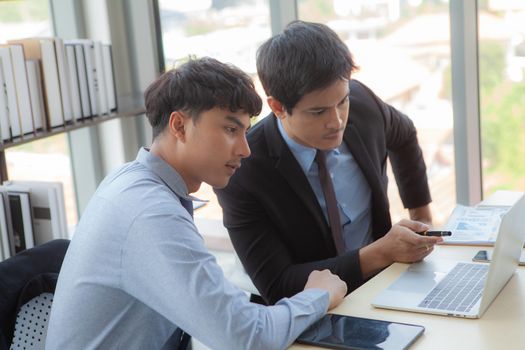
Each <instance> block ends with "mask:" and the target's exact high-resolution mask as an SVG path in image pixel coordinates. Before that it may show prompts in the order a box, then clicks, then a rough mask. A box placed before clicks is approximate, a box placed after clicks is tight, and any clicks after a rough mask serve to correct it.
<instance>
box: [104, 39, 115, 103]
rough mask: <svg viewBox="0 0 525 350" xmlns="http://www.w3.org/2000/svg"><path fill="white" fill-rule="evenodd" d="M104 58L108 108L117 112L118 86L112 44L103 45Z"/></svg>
mask: <svg viewBox="0 0 525 350" xmlns="http://www.w3.org/2000/svg"><path fill="white" fill-rule="evenodd" d="M102 60H103V62H104V73H105V81H106V90H107V91H106V92H107V94H108V109H109V111H110V112H115V111H116V110H117V108H118V106H117V87H116V86H115V70H114V69H113V55H112V53H111V45H109V44H105V45H102Z"/></svg>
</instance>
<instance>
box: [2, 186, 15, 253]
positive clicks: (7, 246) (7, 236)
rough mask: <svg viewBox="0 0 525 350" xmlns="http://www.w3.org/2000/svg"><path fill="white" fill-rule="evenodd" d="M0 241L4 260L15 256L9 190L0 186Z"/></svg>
mask: <svg viewBox="0 0 525 350" xmlns="http://www.w3.org/2000/svg"><path fill="white" fill-rule="evenodd" d="M0 241H1V244H0V245H1V247H2V251H1V252H0V254H1V255H2V258H3V259H7V258H10V257H11V256H13V255H15V246H14V236H13V226H12V224H11V210H10V209H9V197H8V194H7V190H6V189H5V188H4V187H3V186H0Z"/></svg>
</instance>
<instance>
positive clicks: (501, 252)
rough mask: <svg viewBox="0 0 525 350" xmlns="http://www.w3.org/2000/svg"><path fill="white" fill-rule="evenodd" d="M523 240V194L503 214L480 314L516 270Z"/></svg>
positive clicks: (524, 208)
mask: <svg viewBox="0 0 525 350" xmlns="http://www.w3.org/2000/svg"><path fill="white" fill-rule="evenodd" d="M524 241H525V195H522V196H521V198H520V199H519V200H518V201H517V202H516V203H515V204H514V205H513V206H512V208H510V209H509V211H508V212H507V213H506V214H505V215H504V216H503V218H502V220H501V224H500V227H499V232H498V238H497V239H496V244H495V246H494V252H493V253H492V262H491V263H490V269H489V272H488V275H487V279H486V281H485V288H484V291H483V296H482V298H481V305H480V309H479V314H480V316H481V315H483V313H484V312H485V310H487V308H488V307H489V305H490V304H491V303H492V301H493V300H494V299H495V298H496V296H497V295H498V294H499V292H500V291H501V290H502V289H503V287H504V285H505V284H506V283H507V281H508V280H509V279H510V278H511V277H512V274H513V273H514V271H515V270H516V267H517V266H518V263H519V258H520V255H521V250H522V247H523V242H524Z"/></svg>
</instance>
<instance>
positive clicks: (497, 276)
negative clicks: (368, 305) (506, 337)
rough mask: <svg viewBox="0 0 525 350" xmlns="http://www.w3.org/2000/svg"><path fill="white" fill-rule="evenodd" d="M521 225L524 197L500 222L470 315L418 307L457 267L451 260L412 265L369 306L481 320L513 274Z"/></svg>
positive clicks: (524, 215) (524, 235) (520, 242)
mask: <svg viewBox="0 0 525 350" xmlns="http://www.w3.org/2000/svg"><path fill="white" fill-rule="evenodd" d="M524 221H525V196H523V197H521V198H520V199H519V200H518V201H517V202H516V203H515V204H514V205H513V206H512V208H511V209H510V210H509V211H508V212H507V214H505V216H504V217H503V219H502V223H501V226H500V228H499V234H498V239H497V241H496V246H495V248H494V256H493V261H492V263H491V265H490V267H489V271H488V273H487V278H486V279H485V283H484V285H483V294H482V297H481V298H480V300H478V302H477V305H475V306H474V307H473V308H472V309H471V310H470V311H465V312H460V311H447V310H445V309H429V308H423V307H419V306H418V305H419V303H420V302H421V301H422V300H423V298H424V297H425V296H426V295H427V293H428V292H430V291H431V290H432V288H434V287H435V286H436V285H437V284H438V282H439V281H440V280H441V279H442V278H443V277H445V275H446V274H447V273H448V272H449V271H450V270H451V269H452V267H454V266H455V265H456V264H457V262H453V261H450V260H432V259H431V260H424V261H422V262H419V263H415V264H412V265H411V266H410V267H409V268H408V269H407V270H406V271H405V272H403V273H402V274H401V276H399V277H398V278H397V279H396V280H395V281H394V283H392V284H391V285H390V286H389V287H387V288H386V289H384V290H383V291H382V292H381V293H380V294H379V295H378V296H376V298H375V299H374V300H373V301H372V305H373V306H375V307H380V308H387V309H395V310H404V311H412V312H423V313H431V314H441V315H449V316H461V317H468V318H478V317H481V315H482V314H483V312H485V310H486V309H487V308H488V306H489V305H490V304H491V303H492V301H493V300H494V299H495V297H496V296H497V295H498V293H499V292H500V291H501V289H502V288H503V287H504V285H505V284H506V283H507V282H508V280H509V279H510V277H511V276H512V274H513V273H514V271H515V270H516V267H517V265H518V259H519V257H520V255H521V249H522V247H523V241H524V240H525V230H523V231H520V229H521V228H524V225H525V222H524ZM467 264H468V265H471V264H472V263H467Z"/></svg>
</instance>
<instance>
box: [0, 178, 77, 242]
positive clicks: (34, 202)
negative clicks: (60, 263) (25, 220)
mask: <svg viewBox="0 0 525 350" xmlns="http://www.w3.org/2000/svg"><path fill="white" fill-rule="evenodd" d="M4 186H5V187H6V188H7V189H8V191H10V192H24V193H29V196H30V198H31V214H32V220H33V231H34V241H35V244H36V245H39V244H42V243H45V242H48V241H50V240H52V239H55V238H68V233H67V221H66V214H65V206H64V190H63V187H62V183H60V182H55V181H6V182H4Z"/></svg>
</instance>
